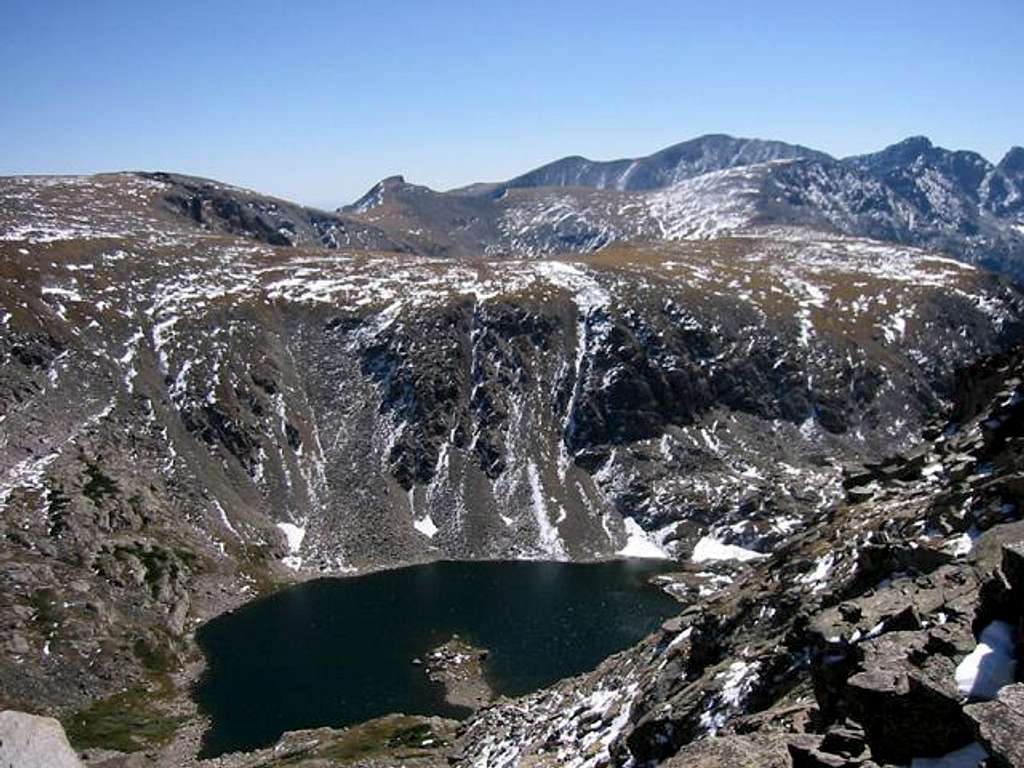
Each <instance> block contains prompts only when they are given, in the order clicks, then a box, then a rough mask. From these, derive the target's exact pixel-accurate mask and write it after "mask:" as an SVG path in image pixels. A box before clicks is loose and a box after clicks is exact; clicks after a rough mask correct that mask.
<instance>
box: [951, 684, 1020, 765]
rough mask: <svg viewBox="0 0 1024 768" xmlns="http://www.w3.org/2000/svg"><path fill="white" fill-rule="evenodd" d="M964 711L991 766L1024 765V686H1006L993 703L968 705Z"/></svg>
mask: <svg viewBox="0 0 1024 768" xmlns="http://www.w3.org/2000/svg"><path fill="white" fill-rule="evenodd" d="M964 710H965V711H966V712H967V716H968V717H969V718H970V719H971V721H972V722H973V723H974V728H975V731H976V733H977V735H978V741H980V742H981V743H982V745H984V747H985V749H987V750H988V752H989V754H990V755H991V756H992V758H991V760H992V764H993V765H994V766H997V767H998V768H1014V767H1015V766H1020V765H1024V684H1021V683H1017V684H1015V685H1008V686H1006V687H1005V688H1003V689H1002V690H1001V691H999V696H998V697H997V698H996V700H995V701H987V702H984V703H981V704H969V705H968V706H966V707H965V708H964Z"/></svg>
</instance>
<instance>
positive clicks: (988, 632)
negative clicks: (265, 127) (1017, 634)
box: [955, 621, 1017, 699]
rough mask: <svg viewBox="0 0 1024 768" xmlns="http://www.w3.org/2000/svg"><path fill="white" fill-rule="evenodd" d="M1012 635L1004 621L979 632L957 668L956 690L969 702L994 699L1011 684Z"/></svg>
mask: <svg viewBox="0 0 1024 768" xmlns="http://www.w3.org/2000/svg"><path fill="white" fill-rule="evenodd" d="M1014 639H1015V638H1014V631H1013V627H1012V626H1010V625H1009V624H1007V623H1006V622H1005V621H993V622H992V623H991V624H989V625H988V626H987V627H985V628H984V629H983V630H982V631H981V636H980V637H979V638H978V644H977V646H975V648H974V650H973V651H971V652H970V653H969V654H967V656H966V657H964V660H963V661H961V662H960V665H959V666H958V667H957V668H956V673H955V677H956V687H957V689H958V690H959V691H960V693H961V694H962V695H964V696H967V697H969V698H972V699H994V698H995V697H996V694H997V693H999V689H1000V688H1002V687H1003V686H1004V685H1009V684H1010V683H1012V682H1014V677H1015V673H1016V671H1017V660H1016V659H1015V658H1014V655H1013V653H1014V645H1015V643H1014Z"/></svg>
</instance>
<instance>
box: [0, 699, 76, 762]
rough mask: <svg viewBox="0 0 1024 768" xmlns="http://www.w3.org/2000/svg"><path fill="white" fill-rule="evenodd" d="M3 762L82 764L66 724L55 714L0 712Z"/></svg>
mask: <svg viewBox="0 0 1024 768" xmlns="http://www.w3.org/2000/svg"><path fill="white" fill-rule="evenodd" d="M0 766H2V767H3V768H82V763H81V762H80V761H79V759H78V755H76V754H75V750H73V749H72V748H71V745H70V744H69V743H68V737H67V736H66V735H65V734H64V728H63V727H62V726H61V724H60V723H59V722H57V721H56V720H54V719H53V718H52V717H39V716H37V715H28V714H25V713H24V712H15V711H13V710H9V709H8V710H4V711H3V712H0Z"/></svg>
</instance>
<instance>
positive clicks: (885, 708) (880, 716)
mask: <svg viewBox="0 0 1024 768" xmlns="http://www.w3.org/2000/svg"><path fill="white" fill-rule="evenodd" d="M928 644H929V636H928V633H926V632H890V633H888V634H885V635H882V636H881V637H879V638H877V639H875V640H872V641H870V642H867V643H864V644H863V646H862V648H863V650H864V660H863V662H862V669H863V670H864V671H862V672H859V673H857V674H855V675H853V676H851V677H850V678H849V679H848V680H847V681H846V690H845V695H846V699H847V702H848V704H849V710H850V715H851V716H852V717H853V719H854V720H856V721H857V722H858V723H860V725H861V726H862V727H863V728H864V732H865V735H866V738H867V742H868V744H869V745H870V747H871V754H872V756H873V757H874V759H875V760H878V761H880V762H881V761H888V762H894V763H905V762H909V761H910V760H911V759H913V758H915V757H935V756H939V755H944V754H947V753H948V752H951V751H953V750H955V749H957V748H959V747H962V746H964V745H965V744H968V743H969V742H970V741H971V740H972V738H973V733H972V730H971V727H970V724H969V723H968V722H967V719H966V717H965V716H964V714H963V712H962V710H961V708H960V702H959V695H958V692H957V689H956V686H955V685H954V677H953V673H954V664H953V661H952V660H951V659H949V658H948V657H945V656H941V655H938V654H934V655H930V654H929V653H928Z"/></svg>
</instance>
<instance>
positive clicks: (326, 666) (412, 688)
mask: <svg viewBox="0 0 1024 768" xmlns="http://www.w3.org/2000/svg"><path fill="white" fill-rule="evenodd" d="M668 567H669V566H668V565H667V564H665V563H662V562H654V561H640V560H631V561H617V562H609V563H537V562H468V563H467V562H459V563H432V564H429V565H419V566H413V567H409V568H403V569H400V570H394V571H384V572H381V573H375V574H370V575H367V576H360V577H356V578H346V579H321V580H318V581H312V582H307V583H305V584H301V585H298V586H295V587H291V588H288V589H285V590H283V591H281V592H277V593H275V594H273V595H271V596H269V597H266V598H263V599H260V600H256V601H254V602H252V603H249V604H248V605H245V606H243V607H242V608H240V609H239V610H237V611H234V612H233V613H230V614H225V615H223V616H220V617H218V618H216V619H214V620H213V621H211V622H209V623H208V624H206V625H204V626H203V627H202V628H200V630H199V632H198V633H197V640H198V643H199V646H200V648H202V650H203V653H204V654H205V656H206V661H207V672H206V674H205V675H204V677H203V679H202V680H201V681H200V683H199V684H198V686H197V687H196V690H195V692H194V696H195V699H196V701H197V702H198V704H199V706H200V709H201V710H202V711H203V712H205V713H206V714H208V715H209V716H210V717H211V720H212V727H211V728H210V730H209V731H208V732H207V734H206V736H205V739H204V744H203V755H204V756H214V755H218V754H222V753H224V752H229V751H235V750H251V749H255V748H257V747H261V746H267V745H269V744H272V743H274V742H275V741H276V740H277V738H278V737H279V736H280V735H281V734H282V733H284V732H285V731H288V730H297V729H300V728H314V727H319V726H324V725H330V726H343V725H350V724H353V723H359V722H363V721H365V720H369V719H371V718H374V717H378V716H380V715H384V714H387V713H390V712H403V713H406V714H437V715H443V716H447V717H463V716H465V715H467V714H468V712H466V711H465V710H462V709H460V708H458V707H453V706H451V705H449V704H447V703H446V702H445V701H444V698H443V696H444V691H443V688H442V686H441V685H439V684H437V683H434V682H432V681H431V680H429V679H428V678H427V676H426V674H425V673H424V671H423V668H422V667H420V666H416V665H414V664H412V659H414V658H417V657H419V658H423V657H424V656H425V654H426V653H427V652H428V651H429V650H430V649H432V648H433V647H435V646H437V645H439V644H440V643H442V642H444V641H445V640H447V639H448V638H449V637H451V635H452V634H458V635H460V636H461V637H462V638H464V639H466V640H468V641H470V642H471V643H473V644H474V645H477V646H479V647H481V648H485V649H487V650H489V651H490V655H489V656H488V658H487V660H486V662H485V673H486V675H487V678H488V681H489V682H490V684H491V685H492V686H493V688H494V689H496V690H497V691H498V692H499V693H504V694H508V695H513V696H514V695H519V694H523V693H527V692H529V691H532V690H535V689H537V688H540V687H543V686H545V685H548V684H550V683H553V682H555V681H556V680H559V679H561V678H563V677H567V676H570V675H576V674H579V673H581V672H584V671H586V670H589V669H592V668H593V667H595V666H596V665H597V664H598V663H599V662H600V661H601V660H602V659H604V658H606V657H608V656H610V655H611V654H613V653H615V652H617V651H619V650H622V649H624V648H626V647H628V646H630V645H632V644H633V643H635V642H637V641H638V640H640V639H641V638H643V637H644V636H645V635H646V634H648V633H649V632H651V631H652V630H653V629H654V628H655V627H657V626H658V624H659V623H660V622H662V621H663V620H664V619H666V618H667V617H669V616H672V615H674V614H676V613H678V612H679V604H678V603H677V602H676V601H675V600H673V599H672V598H671V597H669V596H668V595H667V594H665V593H664V592H663V591H662V590H661V589H659V588H656V587H653V586H650V585H649V584H648V579H649V578H650V577H651V576H652V575H654V574H656V573H659V572H662V571H664V570H666V569H667V568H668Z"/></svg>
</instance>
